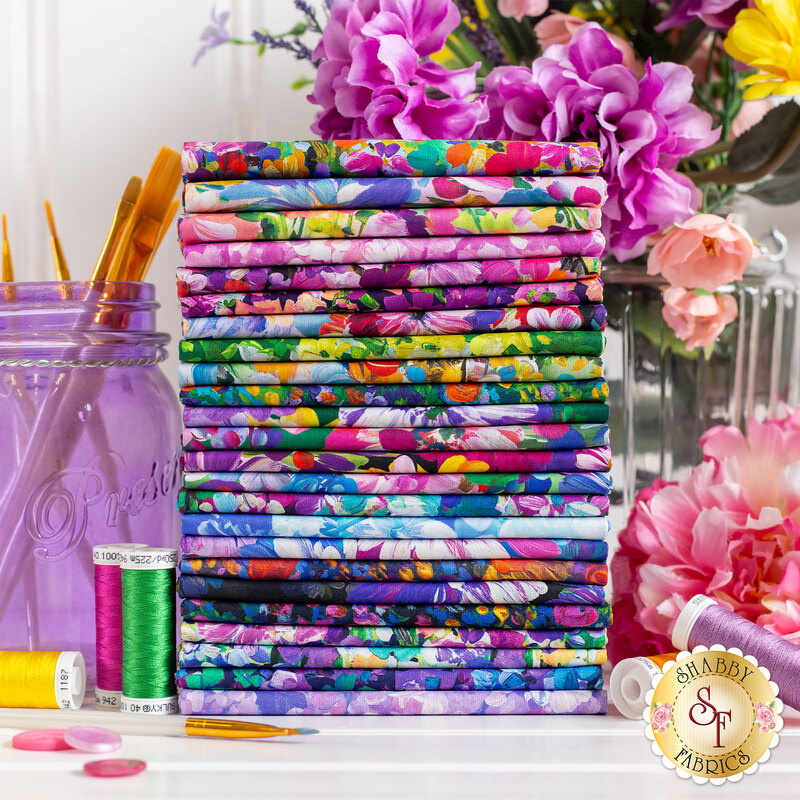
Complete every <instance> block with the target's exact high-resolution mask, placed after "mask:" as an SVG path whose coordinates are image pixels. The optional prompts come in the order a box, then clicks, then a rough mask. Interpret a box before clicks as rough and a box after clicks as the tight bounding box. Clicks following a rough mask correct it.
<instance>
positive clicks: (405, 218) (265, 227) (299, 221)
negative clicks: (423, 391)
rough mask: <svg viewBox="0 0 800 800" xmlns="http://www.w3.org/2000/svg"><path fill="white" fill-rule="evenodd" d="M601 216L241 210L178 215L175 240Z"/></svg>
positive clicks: (449, 230) (369, 234)
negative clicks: (176, 237) (176, 238)
mask: <svg viewBox="0 0 800 800" xmlns="http://www.w3.org/2000/svg"><path fill="white" fill-rule="evenodd" d="M601 217H602V213H601V211H600V209H599V208H576V207H570V206H552V205H551V206H491V207H484V208H455V207H453V208H388V209H383V208H359V209H356V210H350V209H343V210H337V209H328V208H314V209H311V210H310V211H240V212H237V213H227V212H220V213H217V214H188V215H185V216H182V217H179V218H178V238H179V239H180V241H181V242H182V243H183V244H184V245H188V244H199V243H201V242H258V241H283V240H288V239H292V240H295V239H392V238H399V237H401V236H415V237H419V236H464V235H481V234H484V235H485V234H487V233H488V234H506V235H510V234H517V233H518V234H526V233H560V232H562V231H593V230H597V229H598V228H599V227H600V221H601Z"/></svg>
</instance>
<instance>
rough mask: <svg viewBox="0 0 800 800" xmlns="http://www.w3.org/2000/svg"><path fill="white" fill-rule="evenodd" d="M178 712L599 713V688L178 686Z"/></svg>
mask: <svg viewBox="0 0 800 800" xmlns="http://www.w3.org/2000/svg"><path fill="white" fill-rule="evenodd" d="M178 709H179V711H180V713H181V714H184V715H192V714H202V715H208V714H220V715H225V714H232V715H235V716H242V715H251V716H259V715H261V716H284V715H293V716H301V715H309V716H318V715H321V714H324V715H326V716H368V715H373V716H380V715H385V716H401V715H408V716H415V717H418V716H438V715H447V716H464V715H468V714H469V715H481V716H483V715H486V716H488V715H503V714H514V715H518V714H530V715H534V714H535V715H543V714H605V713H606V712H607V710H608V699H607V697H606V693H605V692H603V691H599V692H589V691H580V690H573V689H568V690H564V691H557V692H546V691H507V690H505V689H504V690H501V691H488V692H482V691H455V692H448V691H438V692H429V691H422V692H416V691H408V692H384V691H375V692H361V691H357V692H340V691H328V692H301V691H285V692H236V691H230V690H218V691H214V690H207V691H201V690H199V689H181V690H180V691H179V692H178Z"/></svg>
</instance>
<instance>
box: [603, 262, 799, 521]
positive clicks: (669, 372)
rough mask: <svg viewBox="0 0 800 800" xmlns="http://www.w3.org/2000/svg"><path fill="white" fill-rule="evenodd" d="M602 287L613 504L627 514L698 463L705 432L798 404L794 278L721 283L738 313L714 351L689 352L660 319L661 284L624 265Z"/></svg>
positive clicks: (777, 275) (766, 273)
mask: <svg viewBox="0 0 800 800" xmlns="http://www.w3.org/2000/svg"><path fill="white" fill-rule="evenodd" d="M603 281H604V283H605V287H606V291H605V304H606V307H607V308H608V315H609V319H608V344H607V347H606V353H605V359H604V360H605V365H606V374H607V376H608V382H609V385H610V393H611V396H610V403H611V421H610V426H611V444H612V449H613V451H614V466H613V471H612V475H613V478H614V486H615V487H616V488H615V496H614V499H615V500H616V501H617V508H618V510H619V507H620V505H621V510H622V512H624V513H625V514H627V512H628V510H629V509H630V507H631V505H632V503H633V499H634V497H635V495H636V492H638V491H639V490H640V489H642V488H643V487H645V486H649V485H651V484H652V482H653V480H654V479H655V478H663V479H664V480H674V479H675V478H677V477H679V476H680V475H681V474H682V473H685V472H686V471H688V470H689V469H690V468H691V467H693V466H695V465H696V464H697V463H699V461H700V459H701V457H702V456H701V453H700V449H699V447H698V440H699V438H700V436H701V435H702V434H703V433H704V432H705V431H706V430H708V429H709V428H710V427H712V426H714V425H735V426H737V427H739V428H742V429H743V430H744V429H745V427H746V425H747V421H748V420H749V419H751V418H755V419H757V420H762V419H764V418H765V417H767V416H774V415H775V414H776V413H777V412H779V409H780V404H781V403H788V404H789V405H796V404H797V403H798V402H800V280H798V279H797V278H795V277H794V276H791V275H787V274H785V273H783V272H781V271H779V270H778V269H777V268H774V269H771V270H770V269H767V270H749V271H748V272H747V273H746V275H745V277H744V280H743V281H742V282H741V283H739V284H736V285H731V286H724V287H722V288H721V289H720V291H722V292H726V293H728V294H732V295H733V296H734V297H735V298H736V301H737V304H738V308H739V316H738V318H737V319H736V320H735V321H734V322H732V323H731V324H730V325H728V327H727V328H726V329H725V330H724V331H723V333H722V334H721V336H720V337H719V339H718V341H717V342H716V344H715V345H714V347H713V349H709V350H702V349H698V350H696V351H693V352H688V351H687V350H686V348H685V346H684V345H683V343H682V342H681V341H680V340H678V339H677V338H676V337H675V335H674V333H673V332H672V330H671V329H670V328H669V326H667V324H666V323H665V322H664V320H663V318H662V316H661V309H662V305H663V303H662V299H661V289H662V287H663V285H664V282H663V278H660V277H649V276H648V275H647V274H646V268H645V265H644V264H641V265H627V264H626V265H609V266H608V267H607V268H605V269H604V272H603Z"/></svg>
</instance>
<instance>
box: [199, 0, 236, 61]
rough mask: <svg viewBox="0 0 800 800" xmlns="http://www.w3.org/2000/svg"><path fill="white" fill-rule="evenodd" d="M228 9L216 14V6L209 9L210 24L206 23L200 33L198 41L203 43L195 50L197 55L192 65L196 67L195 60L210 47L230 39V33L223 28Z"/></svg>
mask: <svg viewBox="0 0 800 800" xmlns="http://www.w3.org/2000/svg"><path fill="white" fill-rule="evenodd" d="M230 15H231V14H230V11H222V12H220V13H219V14H217V7H216V6H214V7H213V8H212V9H211V25H207V26H206V28H205V30H204V31H203V32H202V33H201V34H200V41H201V42H202V43H203V45H202V46H201V48H200V49H199V50H198V51H197V55H196V56H195V57H194V61H192V66H193V67H196V66H197V62H198V61H199V60H200V59H201V58H202V57H203V56H204V55H205V54H206V53H207V52H208V51H209V50H211V49H213V48H214V47H219V46H220V45H221V44H225V43H226V42H228V41H230V38H231V35H230V33H228V31H226V30H225V25H226V23H227V22H228V17H230Z"/></svg>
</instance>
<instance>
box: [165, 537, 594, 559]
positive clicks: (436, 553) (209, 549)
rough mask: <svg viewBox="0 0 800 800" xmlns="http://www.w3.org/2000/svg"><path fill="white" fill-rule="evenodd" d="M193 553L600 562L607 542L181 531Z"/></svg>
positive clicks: (189, 552) (184, 546)
mask: <svg viewBox="0 0 800 800" xmlns="http://www.w3.org/2000/svg"><path fill="white" fill-rule="evenodd" d="M181 553H183V555H184V556H191V557H194V558H297V559H310V558H323V559H327V560H334V561H335V560H337V559H346V560H361V559H368V560H375V561H395V560H400V561H403V560H421V559H430V560H447V559H459V558H460V559H468V558H483V559H492V558H506V559H515V558H523V559H524V558H531V559H548V560H550V559H554V560H567V561H569V560H576V561H581V560H582V561H605V560H606V557H607V556H608V543H607V542H604V541H591V540H586V539H415V540H412V539H396V540H389V541H379V540H375V539H299V538H295V539H290V538H272V537H266V536H241V537H237V536H184V537H182V539H181Z"/></svg>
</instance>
